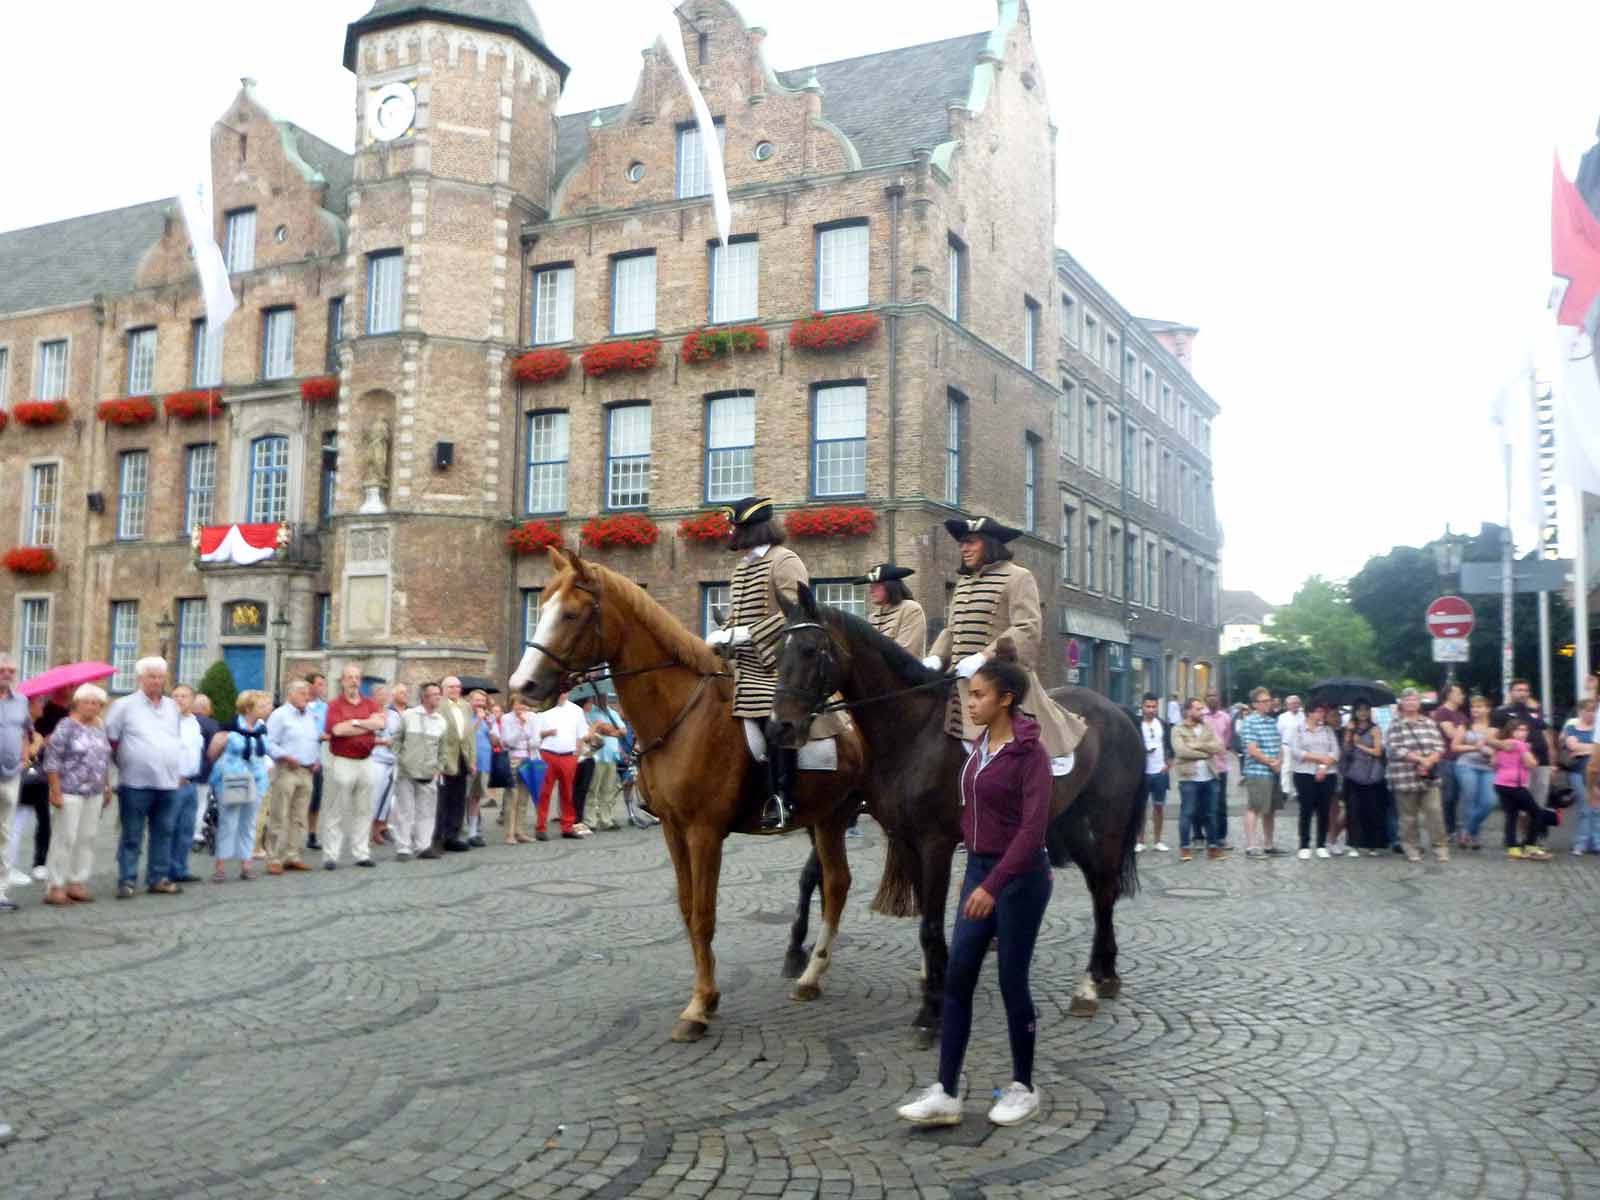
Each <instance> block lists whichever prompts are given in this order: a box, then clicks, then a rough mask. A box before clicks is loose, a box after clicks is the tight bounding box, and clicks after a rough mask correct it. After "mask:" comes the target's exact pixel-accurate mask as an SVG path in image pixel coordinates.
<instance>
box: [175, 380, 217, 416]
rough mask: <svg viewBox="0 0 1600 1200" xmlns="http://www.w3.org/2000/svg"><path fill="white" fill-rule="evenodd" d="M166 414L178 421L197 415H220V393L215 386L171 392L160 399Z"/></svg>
mask: <svg viewBox="0 0 1600 1200" xmlns="http://www.w3.org/2000/svg"><path fill="white" fill-rule="evenodd" d="M161 406H162V407H163V408H165V409H166V410H167V416H169V417H173V418H175V419H177V420H179V421H192V420H194V419H195V418H197V417H220V416H221V415H222V393H221V392H219V391H217V390H216V389H215V388H211V389H208V390H205V391H198V392H173V393H172V395H170V396H168V397H166V398H165V399H164V400H162V401H161Z"/></svg>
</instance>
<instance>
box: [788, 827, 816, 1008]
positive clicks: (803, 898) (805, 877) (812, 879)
mask: <svg viewBox="0 0 1600 1200" xmlns="http://www.w3.org/2000/svg"><path fill="white" fill-rule="evenodd" d="M809 832H810V833H811V855H810V857H808V858H807V859H806V865H805V866H804V867H802V868H800V902H799V904H797V905H796V906H795V912H794V924H792V925H791V926H789V948H788V950H786V951H785V952H784V955H783V977H784V978H785V979H798V978H800V972H802V971H804V970H805V969H806V933H807V932H808V931H809V930H810V928H811V897H812V896H813V895H815V894H816V890H817V886H818V885H819V884H820V883H821V882H822V863H821V861H820V860H819V859H818V858H817V835H816V832H815V831H814V830H813V831H809Z"/></svg>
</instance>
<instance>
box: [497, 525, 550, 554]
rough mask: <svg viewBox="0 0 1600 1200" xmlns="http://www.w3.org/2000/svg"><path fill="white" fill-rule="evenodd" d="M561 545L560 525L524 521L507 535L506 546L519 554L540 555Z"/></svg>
mask: <svg viewBox="0 0 1600 1200" xmlns="http://www.w3.org/2000/svg"><path fill="white" fill-rule="evenodd" d="M561 544H562V538H561V526H560V524H559V523H557V524H551V523H550V522H549V521H524V522H523V523H522V524H521V525H518V526H517V527H516V528H515V529H513V530H512V531H511V532H510V533H508V534H506V545H508V546H510V547H511V548H512V549H513V550H515V551H516V552H517V553H518V554H539V553H542V552H543V551H545V550H548V549H549V548H550V547H551V546H559V545H561Z"/></svg>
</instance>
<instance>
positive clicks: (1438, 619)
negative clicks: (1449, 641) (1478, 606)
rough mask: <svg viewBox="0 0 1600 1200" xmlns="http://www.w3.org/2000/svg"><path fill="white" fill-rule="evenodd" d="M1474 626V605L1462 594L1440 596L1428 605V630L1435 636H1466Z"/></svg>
mask: <svg viewBox="0 0 1600 1200" xmlns="http://www.w3.org/2000/svg"><path fill="white" fill-rule="evenodd" d="M1472 628H1473V617H1472V605H1470V604H1468V603H1467V602H1466V601H1465V600H1463V599H1462V598H1461V597H1460V596H1440V597H1439V598H1438V599H1437V600H1435V601H1434V602H1433V603H1432V604H1430V605H1428V632H1429V633H1431V634H1432V635H1433V636H1434V637H1436V638H1464V637H1466V636H1468V635H1469V634H1470V633H1471V632H1472Z"/></svg>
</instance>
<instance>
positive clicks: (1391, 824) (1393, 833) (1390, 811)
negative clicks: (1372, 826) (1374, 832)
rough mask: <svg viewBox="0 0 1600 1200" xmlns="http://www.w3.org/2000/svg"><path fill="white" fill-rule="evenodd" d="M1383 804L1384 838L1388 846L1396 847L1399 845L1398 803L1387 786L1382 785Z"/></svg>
mask: <svg viewBox="0 0 1600 1200" xmlns="http://www.w3.org/2000/svg"><path fill="white" fill-rule="evenodd" d="M1383 802H1384V812H1383V827H1384V828H1383V832H1384V836H1386V837H1387V838H1388V840H1389V845H1390V846H1398V845H1399V844H1400V802H1399V800H1398V799H1397V798H1396V797H1395V794H1394V793H1393V792H1391V791H1390V790H1389V788H1388V785H1387V784H1386V785H1384V789H1383Z"/></svg>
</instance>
